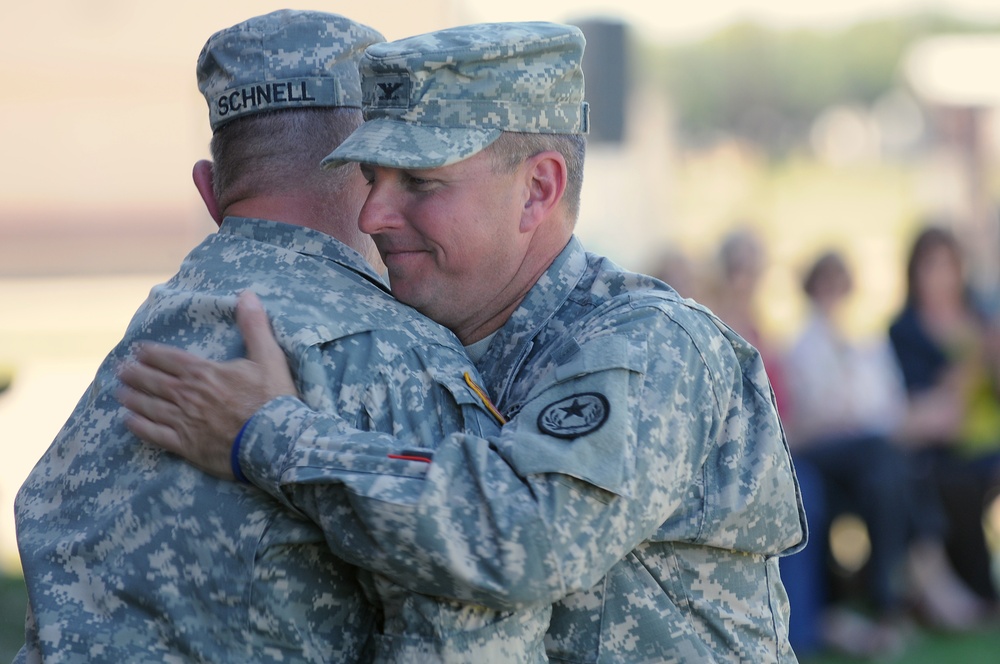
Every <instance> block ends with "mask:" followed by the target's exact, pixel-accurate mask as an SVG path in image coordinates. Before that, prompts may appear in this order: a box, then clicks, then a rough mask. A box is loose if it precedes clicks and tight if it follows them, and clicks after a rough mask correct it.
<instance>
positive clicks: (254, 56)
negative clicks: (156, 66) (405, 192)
mask: <svg viewBox="0 0 1000 664" xmlns="http://www.w3.org/2000/svg"><path fill="white" fill-rule="evenodd" d="M382 41H385V38H384V37H382V35H381V34H379V33H378V32H377V31H375V30H373V29H372V28H369V27H368V26H366V25H362V24H360V23H355V22H354V21H351V20H349V19H347V18H344V17H343V16H339V15H337V14H328V13H325V12H315V11H296V10H292V9H282V10H279V11H275V12H271V13H270V14H264V15H262V16H255V17H254V18H251V19H248V20H246V21H243V22H242V23H237V24H236V25H234V26H232V27H230V28H226V29H225V30H220V31H219V32H216V33H215V34H214V35H212V36H211V37H209V39H208V41H207V42H206V43H205V46H204V48H202V50H201V55H199V56H198V70H197V72H198V89H199V90H201V92H202V94H203V95H205V100H206V101H207V102H208V115H209V121H210V123H211V125H212V131H215V130H217V129H218V128H219V127H221V126H222V125H224V124H225V123H226V122H229V121H230V120H234V119H236V118H239V117H244V116H247V115H250V114H253V113H261V112H264V111H277V110H283V109H288V108H320V107H329V106H351V107H354V108H360V107H361V82H360V75H359V74H358V60H360V58H361V55H362V53H363V52H364V50H365V48H366V47H368V46H369V45H371V44H375V43H378V42H382Z"/></svg>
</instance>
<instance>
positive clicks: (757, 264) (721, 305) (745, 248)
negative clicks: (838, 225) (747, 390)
mask: <svg viewBox="0 0 1000 664" xmlns="http://www.w3.org/2000/svg"><path fill="white" fill-rule="evenodd" d="M766 267H767V250H766V247H765V246H764V242H763V240H762V239H761V237H760V235H759V234H758V233H757V231H756V230H754V229H753V228H752V227H751V226H749V225H748V224H745V223H740V224H738V225H736V226H735V227H734V228H733V230H731V231H730V232H729V233H727V234H726V235H725V236H723V238H722V240H721V241H720V243H719V246H718V249H717V251H716V256H715V260H714V263H713V264H712V268H713V269H712V270H710V274H709V275H708V278H707V284H706V287H705V291H704V297H705V301H704V304H706V305H707V306H708V307H709V309H711V310H712V312H713V313H714V314H715V315H716V316H718V317H719V318H721V319H722V320H723V322H725V323H726V324H727V325H729V326H730V327H731V328H733V329H734V330H735V331H736V332H737V334H739V335H740V336H741V337H743V338H744V339H746V340H747V341H749V342H750V344H751V345H752V346H753V347H754V348H756V349H757V351H758V352H759V353H760V355H761V358H762V359H763V361H764V368H765V369H766V370H767V376H768V378H769V379H770V381H771V389H772V390H774V397H775V400H776V402H777V405H778V413H779V414H782V415H783V414H784V411H785V407H786V401H787V394H786V393H787V389H786V387H785V380H784V375H783V374H784V371H783V369H782V367H781V354H780V352H779V351H778V349H777V348H776V347H775V346H774V345H773V344H772V342H771V341H770V340H769V339H768V338H767V337H766V336H765V334H764V331H763V330H762V327H761V324H760V320H759V317H758V310H757V306H758V304H759V303H758V301H757V296H758V293H759V289H760V281H761V278H762V277H763V275H764V270H765V268H766Z"/></svg>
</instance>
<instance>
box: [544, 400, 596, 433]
mask: <svg viewBox="0 0 1000 664" xmlns="http://www.w3.org/2000/svg"><path fill="white" fill-rule="evenodd" d="M610 414H611V406H610V405H609V404H608V400H607V398H605V396H604V395H603V394H598V393H597V392H583V393H581V394H574V395H572V396H568V397H566V398H565V399H560V400H559V401H556V402H555V403H550V404H549V405H548V406H546V407H545V408H543V409H542V412H541V413H539V414H538V429H539V431H541V432H542V433H547V434H549V435H550V436H555V437H556V438H579V437H580V436H585V435H587V434H588V433H592V432H594V431H597V430H598V429H600V428H601V426H602V425H603V424H604V423H605V422H607V420H608V415H610Z"/></svg>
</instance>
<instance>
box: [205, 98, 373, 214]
mask: <svg viewBox="0 0 1000 664" xmlns="http://www.w3.org/2000/svg"><path fill="white" fill-rule="evenodd" d="M361 121H362V118H361V111H360V110H359V109H356V108H320V109H294V110H284V111H275V112H270V113H261V114H257V115H252V116H248V117H244V118H239V119H237V120H234V121H232V122H230V123H228V124H226V125H223V126H222V127H220V128H219V129H218V131H216V132H215V134H214V135H213V136H212V143H211V152H212V160H213V162H214V179H215V195H216V198H217V199H218V201H219V206H220V208H221V209H223V210H225V209H226V207H227V206H228V205H229V204H230V203H232V202H233V201H236V200H239V199H241V198H246V197H248V196H254V195H259V194H262V193H266V192H271V191H280V190H291V191H294V190H299V189H303V188H311V187H316V188H317V189H320V188H322V189H327V190H331V191H337V190H339V189H340V188H341V187H342V186H343V185H344V182H345V181H346V179H347V177H348V176H349V174H350V169H348V168H341V169H331V170H327V171H324V170H322V169H321V168H320V165H319V164H320V161H321V160H322V159H323V157H325V156H326V155H327V154H328V153H329V152H330V150H332V149H333V148H334V147H336V146H338V145H340V144H341V143H342V142H343V141H344V139H346V138H347V137H348V136H350V134H351V132H353V131H354V130H355V129H357V127H358V126H360V124H361Z"/></svg>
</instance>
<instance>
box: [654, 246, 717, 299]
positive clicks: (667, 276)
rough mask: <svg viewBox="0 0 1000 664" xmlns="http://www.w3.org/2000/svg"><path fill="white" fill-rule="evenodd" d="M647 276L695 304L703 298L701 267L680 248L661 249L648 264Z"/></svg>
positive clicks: (703, 286)
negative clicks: (693, 301)
mask: <svg viewBox="0 0 1000 664" xmlns="http://www.w3.org/2000/svg"><path fill="white" fill-rule="evenodd" d="M648 274H649V276H651V277H654V278H656V279H659V280H660V281H662V282H663V283H665V284H667V285H668V286H670V287H671V288H673V289H674V290H675V291H677V293H678V294H679V295H680V296H681V297H689V298H691V299H692V300H695V301H696V302H701V301H702V300H703V299H704V297H705V296H704V289H705V285H704V283H703V282H704V274H703V270H702V266H701V265H699V264H698V262H697V261H695V260H694V259H693V258H692V257H691V256H690V255H689V254H688V253H687V252H686V251H684V250H683V249H682V248H680V247H674V246H671V247H666V248H664V249H661V250H660V251H659V252H658V253H657V254H656V257H655V258H654V259H653V260H652V261H651V262H650V264H649V270H648Z"/></svg>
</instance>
